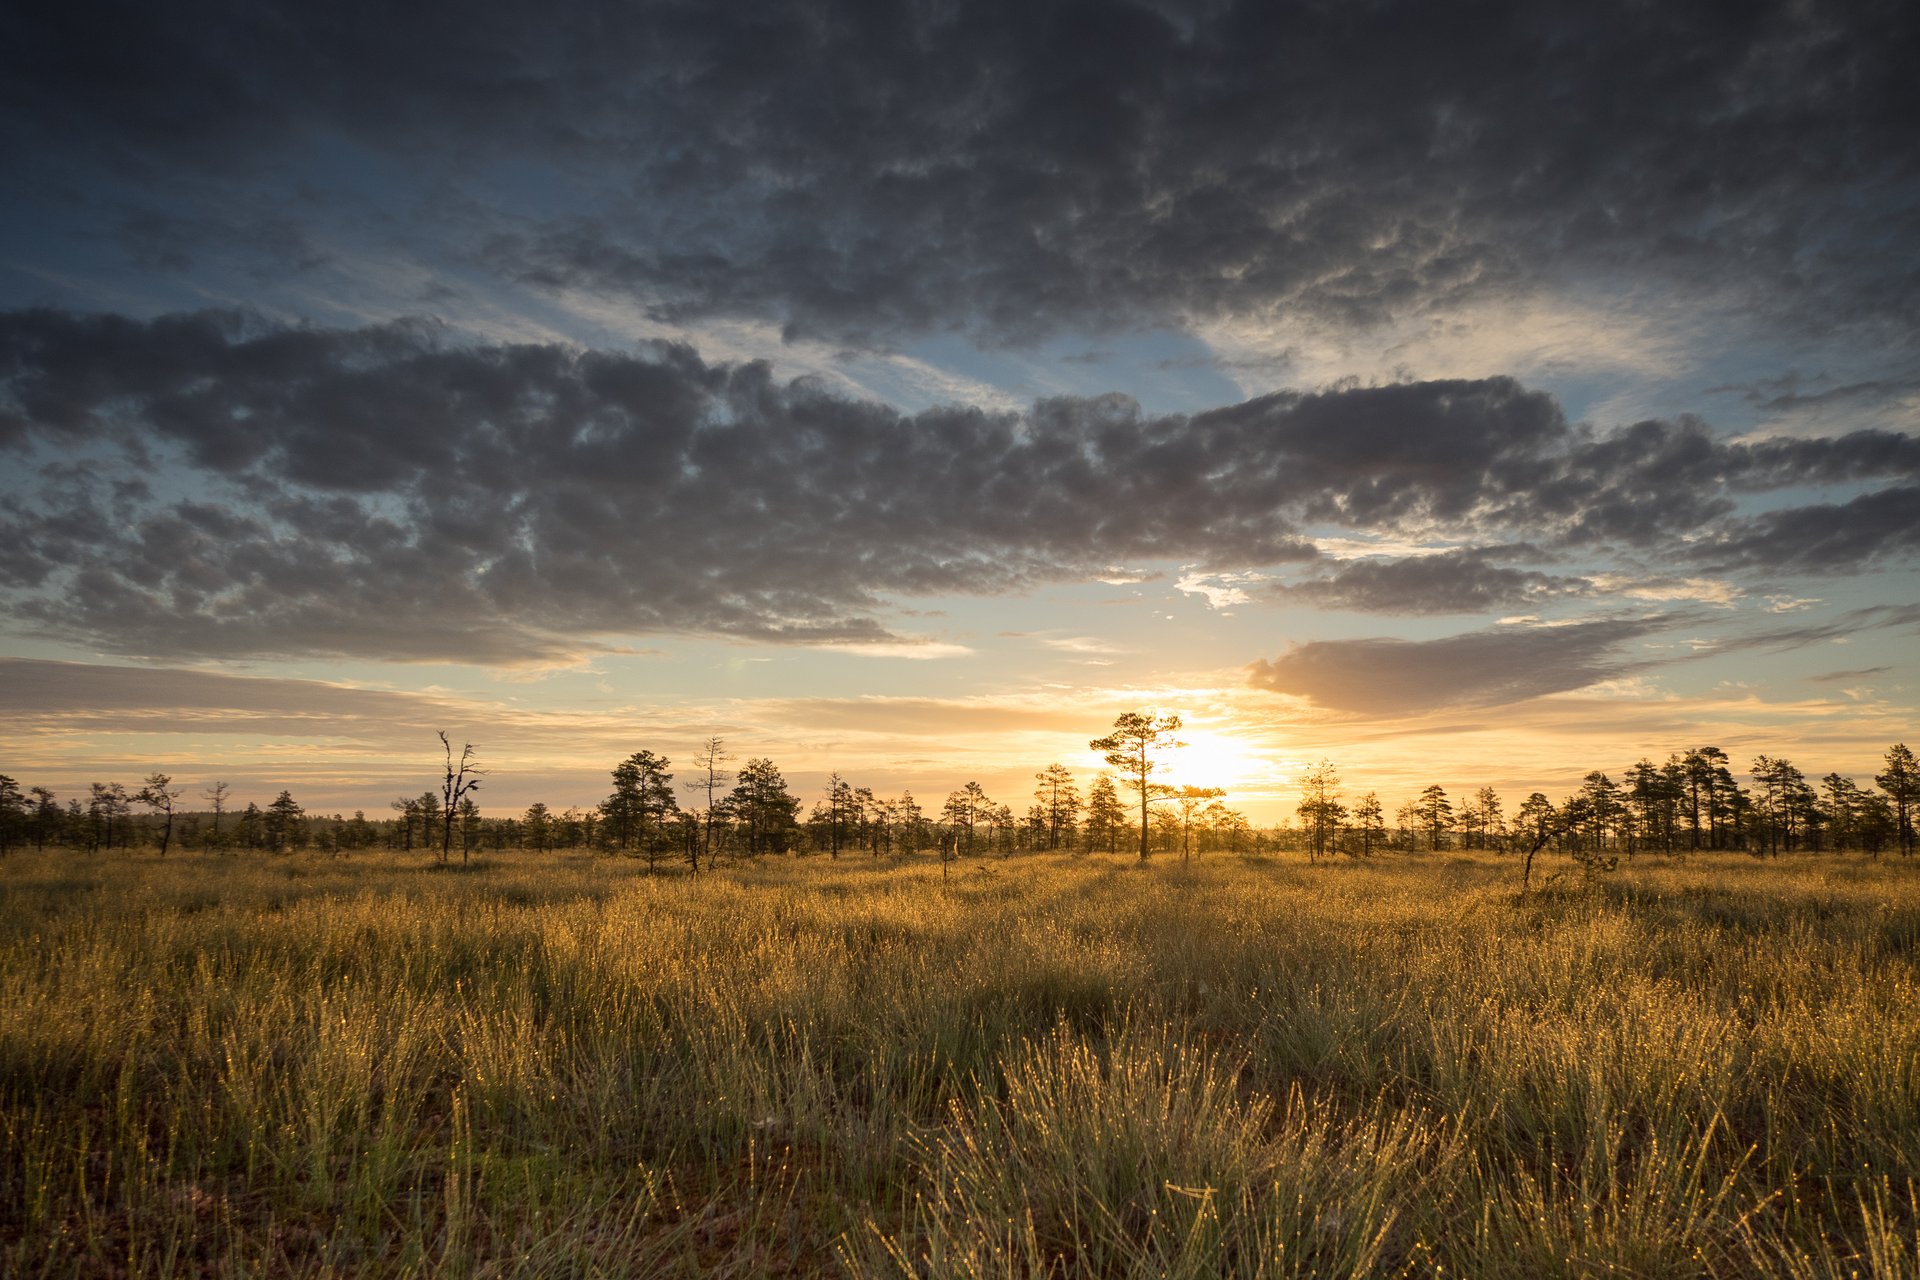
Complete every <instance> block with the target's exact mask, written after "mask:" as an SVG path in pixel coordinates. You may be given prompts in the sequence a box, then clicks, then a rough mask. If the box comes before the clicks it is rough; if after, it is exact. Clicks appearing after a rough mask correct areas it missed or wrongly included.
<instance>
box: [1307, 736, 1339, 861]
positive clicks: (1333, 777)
mask: <svg viewBox="0 0 1920 1280" xmlns="http://www.w3.org/2000/svg"><path fill="white" fill-rule="evenodd" d="M1296 812H1297V813H1299V815H1300V824H1301V826H1303V827H1305V828H1306V831H1307V861H1308V862H1318V861H1319V860H1320V859H1321V858H1323V857H1325V856H1326V855H1327V853H1328V852H1330V850H1331V847H1332V843H1333V837H1334V835H1335V834H1336V833H1337V832H1338V831H1339V830H1340V823H1341V820H1342V819H1344V818H1345V817H1346V816H1347V808H1346V806H1345V805H1343V804H1341V803H1340V775H1339V774H1338V773H1336V772H1334V768H1333V761H1331V760H1322V761H1321V762H1320V763H1319V764H1316V765H1314V766H1313V767H1312V768H1310V769H1308V770H1307V771H1306V772H1305V773H1304V774H1302V775H1301V776H1300V804H1299V807H1298V809H1297V810H1296Z"/></svg>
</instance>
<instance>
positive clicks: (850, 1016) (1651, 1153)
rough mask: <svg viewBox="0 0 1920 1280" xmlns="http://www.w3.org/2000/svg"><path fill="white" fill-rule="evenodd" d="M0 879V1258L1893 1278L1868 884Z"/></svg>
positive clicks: (1902, 893)
mask: <svg viewBox="0 0 1920 1280" xmlns="http://www.w3.org/2000/svg"><path fill="white" fill-rule="evenodd" d="M1516 879H1517V875H1516V867H1515V865H1514V863H1513V862H1512V861H1511V860H1501V859H1495V858H1492V857H1485V858H1478V857H1464V856H1448V855H1439V856H1428V857H1421V858H1402V859H1385V860H1381V861H1380V862H1378V863H1376V864H1370V865H1364V866H1363V865H1339V866H1330V867H1321V868H1313V869H1309V868H1307V867H1306V866H1304V865H1303V864H1301V863H1298V862H1294V861H1267V860H1240V859H1233V858H1225V857H1223V858H1219V859H1209V860H1208V861H1207V862H1206V863H1205V864H1202V865H1200V866H1198V867H1195V868H1191V869H1189V868H1182V867H1180V866H1178V865H1176V864H1168V863H1158V864H1155V865H1153V866H1151V867H1147V868H1140V867H1137V866H1135V865H1132V864H1131V863H1122V862H1109V861H1106V860H1104V859H1101V858H1093V859H1078V860H1076V859H1068V858H1061V859H1057V860H1056V859H1028V860H1018V859H1016V860H1013V861H1008V862H994V863H991V864H987V865H983V866H974V865H973V864H965V865H963V867H962V868H961V870H960V872H959V873H957V874H956V875H955V877H954V879H953V881H952V883H951V885H943V884H942V882H941V880H940V876H939V873H938V868H937V867H932V866H926V865H912V864H910V865H905V866H895V865H883V866H877V867H876V866H870V865H866V864H865V863H854V864H850V863H848V862H842V863H840V864H835V865H830V864H828V863H826V862H824V861H822V860H817V859H816V860H809V861H807V862H804V863H800V864H795V863H792V862H784V861H771V862H767V863H763V864H759V865H750V866H740V867H736V868H729V869H726V870H723V871H722V872H720V873H719V874H716V875H712V876H703V877H702V878H700V879H699V880H697V881H696V880H692V879H689V878H686V877H684V876H668V875H661V876H648V875H645V874H641V873H638V872H637V871H636V869H635V868H633V867H631V866H630V865H629V864H625V863H609V862H607V861H604V860H602V861H595V860H590V859H588V858H585V857H583V856H577V855H570V854H566V855H544V856H538V857H536V856H532V855H528V856H525V857H512V858H506V859H502V860H498V861H494V862H491V863H489V864H487V865H485V866H482V867H481V868H479V869H478V870H477V871H475V872H471V873H468V874H448V873H444V872H431V871H428V870H426V869H425V868H423V867H422V866H419V865H413V864H409V863H406V862H402V861H399V860H395V859H391V858H388V857H386V856H384V855H382V856H376V857H362V858H359V859H341V860H322V859H311V860H309V859H307V858H292V859H280V860H274V861H267V862H249V861H243V860H240V859H218V858H213V859H204V860H197V859H195V858H193V857H179V858H169V859H168V860H167V861H166V863H164V864H161V863H159V862H157V861H155V860H154V859H152V858H151V857H150V856H148V857H145V858H134V859H126V858H99V859H88V858H86V857H83V856H75V855H58V856H55V855H51V854H49V855H46V856H32V855H15V856H14V857H12V858H11V859H9V860H7V861H6V862H4V863H0V1273H4V1274H6V1275H8V1276H22V1277H24V1276H39V1275H49V1276H66V1275H101V1276H105V1275H113V1276H152V1275H183V1274H212V1275H234V1276H240V1275H274V1276H281V1275H296V1276H297V1275H313V1276H319V1275H340V1274H370V1275H435V1276H439V1275H446V1276H518V1275H526V1276H597V1275H649V1276H650V1275H688V1276H692V1275H723V1276H724V1275H766V1274H772V1275H781V1274H790V1275H811V1274H830V1275H854V1276H873V1277H880V1276H905V1275H927V1276H999V1275H1027V1276H1044V1275H1063V1276H1079V1275H1088V1276H1222V1275H1226V1276H1296V1275H1297V1276H1307V1275H1315V1276H1319V1275H1325V1276H1346V1275H1367V1276H1398V1275H1411V1276H1428V1275H1433V1276H1438V1275H1466V1276H1528V1277H1531V1276H1567V1277H1594V1276H1648V1277H1661V1276H1676V1277H1678V1276H1746V1275H1754V1274H1778V1275H1787V1276H1795V1277H1827V1276H1836V1277H1837V1276H1854V1275H1858V1276H1885V1277H1908V1276H1920V1204H1916V1191H1915V1188H1916V1186H1917V1185H1920V980H1917V975H1916V961H1917V959H1920V874H1916V872H1915V870H1914V869H1913V868H1911V867H1908V866H1905V865H1900V864H1899V863H1898V862H1897V860H1896V861H1893V862H1883V863H1880V864H1869V863H1867V862H1865V861H1864V860H1861V859H1857V858H1851V857H1847V858H1840V857H1831V856H1829V857H1821V858H1812V857H1809V858H1803V859H1799V860H1795V859H1792V858H1787V859H1782V860H1780V861H1778V862H1773V863H1766V864H1761V863H1758V862H1755V861H1753V860H1750V859H1746V858H1725V859H1720V858H1705V857H1701V858H1696V859H1694V860H1692V861H1689V862H1685V863H1680V862H1663V861H1660V860H1646V859H1642V860H1640V861H1639V862H1636V864H1634V865H1633V866H1632V867H1631V868H1627V869H1623V870H1622V871H1621V872H1620V873H1619V874H1618V875H1616V876H1614V877H1612V878H1611V879H1610V880H1609V881H1608V882H1607V883H1605V884H1603V885H1601V886H1599V887H1597V888H1594V889H1591V890H1583V891H1580V892H1566V893H1561V892H1556V893H1552V894H1535V895H1533V896H1532V897H1531V898H1529V899H1528V900H1526V901H1517V900H1516V898H1515V896H1514V884H1515V882H1516Z"/></svg>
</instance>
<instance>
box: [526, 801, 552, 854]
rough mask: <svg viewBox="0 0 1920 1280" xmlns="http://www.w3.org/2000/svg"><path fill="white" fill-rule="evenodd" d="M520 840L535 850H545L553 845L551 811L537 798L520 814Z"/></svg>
mask: <svg viewBox="0 0 1920 1280" xmlns="http://www.w3.org/2000/svg"><path fill="white" fill-rule="evenodd" d="M520 842H521V843H522V844H524V845H525V846H526V847H527V848H529V849H533V850H535V851H536V852H545V851H546V850H547V849H549V848H551V847H552V845H553V813H552V811H551V810H549V809H548V808H547V806H546V805H544V804H541V803H540V802H539V801H537V800H536V801H534V803H532V804H530V805H528V806H527V811H526V813H525V814H523V815H521V818H520Z"/></svg>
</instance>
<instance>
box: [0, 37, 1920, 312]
mask: <svg viewBox="0 0 1920 1280" xmlns="http://www.w3.org/2000/svg"><path fill="white" fill-rule="evenodd" d="M1917 23H1920V18H1917V17H1916V14H1915V11H1914V8H1913V6H1911V5H1908V4H1905V3H1900V2H1899V0H1863V2H1860V3H1839V4H1818V5H1806V4H1795V3H1788V2H1786V0H1777V2H1775V3H1754V4H1741V5H1719V6H1702V5H1636V6H1628V7H1620V6H1611V7H1607V8H1605V9H1597V8H1595V7H1593V6H1591V5H1585V4H1573V3H1567V4H1550V3H1549V4H1541V3H1537V2H1534V0H1526V2H1525V3H1522V2H1521V0H1509V2H1507V3H1494V4H1476V5H1440V4H1417V5H1416V4H1384V3H1381V4H1367V3H1321V4H1272V3H1266V2H1265V0H1246V2H1245V3H1227V2H1212V0H1206V2H1196V3H1163V4H1153V5H1148V4H1125V3H1108V4H1089V3H1084V2H1075V0H1019V2H1018V3H1014V2H1012V0H995V2H989V3H981V4H966V5H943V4H912V5H899V4H892V3H877V2H870V0H807V2H806V3H799V2H795V3H760V4H751V5H742V4H735V5H727V4H714V5H684V4H678V3H671V4H670V3H632V4H622V5H603V6H561V7H555V6H553V5H548V4H534V3H531V2H530V0H490V2H488V3H482V4H478V5H471V6H463V7H462V9H461V10H460V13H459V16H458V18H457V20H456V19H454V18H452V17H450V16H449V15H447V14H446V13H444V12H443V11H440V10H436V9H432V8H430V7H427V8H407V7H404V6H403V7H400V8H395V7H394V6H391V5H373V4H371V3H367V2H366V0H344V2H343V3H338V4H329V5H311V4H292V3H287V2H285V0H282V2H280V3H273V2H272V0H266V2H263V3H259V4H249V5H247V6H243V7H239V8H235V7H234V6H231V5H223V4H212V3H204V2H196V0H184V2H183V3H178V4H167V5H159V6H156V5H151V4H133V3H106V4H91V5H85V6H73V5H59V4H50V3H49V4H26V5H17V6H14V7H13V9H12V10H11V11H10V22H9V28H8V38H7V40H6V41H5V42H3V43H0V148H4V151H3V152H0V154H6V155H7V156H8V157H9V158H10V159H11V160H13V161H14V166H15V167H16V168H18V169H22V170H31V171H33V172H35V173H39V172H42V171H46V172H55V171H58V172H61V173H65V172H66V171H68V170H70V169H72V168H73V167H74V166H85V165H91V166H92V170H91V172H93V173H94V174H96V175H105V174H112V175H114V177H115V179H116V180H131V181H132V182H134V183H136V184H141V183H144V184H149V185H150V194H152V196H153V198H154V199H156V200H159V199H163V198H165V193H166V192H170V191H174V190H175V189H176V187H177V184H178V183H179V182H184V181H186V179H183V178H179V176H178V175H182V174H186V175H192V176H195V177H212V178H214V179H216V180H220V181H226V182H229V183H230V184H232V186H233V189H232V190H228V191H225V192H223V193H222V195H221V199H223V200H228V201H230V200H231V199H232V198H233V197H234V196H236V195H237V194H238V193H239V189H240V188H242V187H245V186H246V185H247V184H253V186H252V187H251V188H249V189H252V190H255V191H259V190H267V189H271V190H273V191H276V192H281V193H293V192H299V191H307V192H310V193H318V194H317V195H315V196H314V198H313V199H308V198H307V197H306V196H301V197H300V198H299V200H298V201H295V202H294V203H297V204H301V205H302V206H303V207H307V208H308V209H309V210H310V211H311V210H312V209H317V208H319V207H321V206H322V205H324V204H325V198H324V196H325V193H326V190H327V188H328V183H329V181H330V180H331V179H334V178H336V177H338V176H339V175H338V174H337V173H336V172H335V171H334V170H333V169H331V168H329V167H328V166H329V164H330V163H331V162H332V161H331V160H330V159H329V158H328V157H329V153H328V152H327V151H326V148H327V147H328V146H329V145H332V144H333V143H334V142H335V141H336V140H337V139H342V138H344V139H350V140H352V141H353V143H354V144H356V145H358V146H359V147H362V148H364V149H366V150H368V151H369V152H371V153H372V154H374V155H377V156H382V157H387V158H397V159H399V160H401V161H404V166H405V171H406V172H408V173H412V174H416V175H419V176H420V177H421V179H422V180H423V181H430V182H434V183H438V184H440V185H439V186H436V187H434V188H433V190H435V191H436V192H437V195H436V196H435V198H433V199H431V200H423V201H421V202H420V204H419V207H418V211H417V212H414V213H395V216H398V217H399V218H400V219H401V220H402V221H404V220H406V219H409V218H412V219H415V220H417V221H419V224H420V226H421V227H423V228H428V229H431V230H432V231H433V233H434V234H435V235H436V236H439V235H457V237H458V238H459V240H460V242H461V244H462V246H463V248H462V252H463V253H464V254H465V256H466V258H467V260H469V261H470V262H473V263H481V264H485V265H486V266H487V267H489V268H490V269H492V270H494V271H496V272H498V273H500V274H502V275H505V276H509V277H513V278H518V279H521V280H525V281H529V282H532V283H535V284H539V285H543V286H551V287H562V286H565V287H581V288H586V289H592V290H600V291H613V292H625V293H628V294H630V295H632V296H635V297H637V298H638V299H639V300H640V301H641V302H642V303H643V304H644V305H646V306H647V307H649V308H650V309H652V310H653V311H654V312H655V314H657V315H659V316H661V317H663V318H668V319H678V320H685V319H691V318H697V317H703V316H712V315H716V314H735V315H750V316H754V317H764V318H771V319H773V320H774V321H776V322H777V323H781V324H784V325H787V326H789V327H790V328H791V329H793V330H795V331H800V332H808V333H818V334H823V335H831V336H834V337H836V338H840V339H844V340H848V341H856V342H871V343H876V344H885V343H886V342H888V341H891V340H893V339H894V338H896V337H897V336H898V335H900V334H901V333H902V332H905V331H926V330H944V329H951V328H961V329H965V330H968V331H970V332H973V333H975V334H976V335H979V336H984V337H989V338H997V339H1002V340H1017V339H1019V338H1021V337H1022V336H1025V335H1031V334H1034V333H1039V332H1046V331H1052V330H1056V329H1059V328H1062V327H1066V328H1082V329H1084V328H1100V327H1103V326H1111V327H1137V326H1151V325H1154V324H1160V323H1168V322H1178V321H1179V320H1180V319H1181V318H1182V317H1187V316H1208V315H1216V314H1222V313H1247V312H1261V311H1266V310H1268V309H1278V311H1279V313H1281V314H1285V315H1289V316H1295V317H1305V318H1311V319H1317V320H1320V321H1324V322H1330V323H1335V324H1340V325H1365V324H1369V323H1372V322H1375V321H1378V320H1381V319H1383V318H1385V317H1388V316H1391V315H1396V314H1405V313H1408V312H1413V311H1419V310H1421V309H1423V308H1430V307H1435V306H1444V305H1446V304H1448V303H1451V302H1457V301H1460V300H1462V299H1466V298H1470V297H1474V296H1486V295H1489V294H1495V295H1497V294H1500V293H1504V292H1506V291H1509V290H1512V289H1514V288H1516V287H1522V286H1525V285H1527V284H1530V283H1533V282H1537V281H1540V280H1542V279H1545V278H1548V277H1557V278H1559V279H1561V280H1563V281H1564V280H1579V279H1593V278H1606V279H1609V280H1614V281H1624V282H1626V283H1628V284H1645V283H1653V284H1656V285H1658V286H1660V287H1663V288H1664V287H1668V286H1674V285H1677V286H1680V287H1683V288H1694V289H1697V290H1698V291H1699V293H1700V296H1703V297H1704V296H1708V295H1714V296H1717V297H1719V298H1721V300H1722V302H1725V301H1726V300H1727V299H1729V298H1731V299H1733V300H1734V301H1735V303H1736V305H1747V306H1751V307H1758V308H1759V309H1760V311H1762V312H1764V313H1765V314H1766V315H1767V316H1769V317H1770V318H1772V319H1773V320H1775V321H1776V322H1779V323H1792V324H1797V325H1820V324H1825V323H1830V322H1832V321H1833V320H1835V319H1836V318H1840V319H1848V320H1859V319H1862V318H1865V319H1874V318H1882V319H1885V318H1892V319H1894V320H1895V321H1896V322H1897V323H1899V324H1901V325H1905V324H1908V323H1910V322H1911V320H1912V318H1913V309H1914V299H1915V298H1916V297H1920V289H1916V288H1915V284H1916V280H1915V267H1916V260H1915V255H1914V251H1913V249H1912V246H1914V245H1916V244H1920V214H1917V213H1916V210H1915V205H1914V202H1913V200H1912V199H1911V191H1912V184H1913V183H1914V181H1915V179H1916V178H1917V177H1920V158H1917V156H1916V151H1915V149H1914V148H1913V146H1912V145H1911V130H1910V125H1911V121H1912V120H1913V119H1915V118H1920V86H1916V81H1915V79H1914V77H1913V76H1912V74H1911V68H1912V66H1913V65H1914V64H1915V62H1916V57H1915V55H1916V52H1917V51H1920V50H1917V45H1916V39H1915V36H1916V24H1917ZM383 180H386V179H383ZM303 183H304V184H306V186H305V187H302V185H301V184H303ZM87 185H88V184H87V182H86V181H84V180H83V181H81V182H80V183H79V185H78V188H77V189H80V190H83V191H84V190H85V189H86V187H87ZM97 185H99V186H101V187H105V186H106V185H107V184H106V182H105V179H104V178H99V179H98V182H97ZM289 198H290V199H291V197H289ZM454 206H459V207H461V208H462V210H463V213H462V216H461V219H460V220H459V223H458V226H457V227H455V226H454V225H452V224H451V223H449V222H447V221H445V215H446V213H447V211H448V210H449V209H450V208H452V207H454ZM503 207H512V208H513V209H514V212H513V213H501V214H498V215H497V216H495V215H489V214H487V213H484V212H479V213H476V212H475V211H476V210H485V209H488V208H492V209H495V210H498V209H501V208H503ZM389 212H390V213H393V212H394V211H389ZM313 216H320V215H318V214H314V215H313ZM266 225H268V226H273V225H274V224H273V223H272V221H271V217H269V220H268V222H267V223H266ZM183 232H184V233H185V238H183V236H182V233H183ZM217 234H218V229H217V226H215V225H214V224H212V223H209V224H207V225H205V226H203V227H202V228H201V238H202V240H203V242H204V241H205V239H206V238H207V237H213V236H216V235H217ZM281 234H282V233H280V232H275V233H274V236H272V237H269V238H270V239H273V238H275V237H278V236H280V235H281ZM192 237H193V233H192V228H191V224H190V223H172V224H167V225H166V226H165V228H164V233H163V234H159V235H158V236H152V235H148V236H136V237H135V238H134V240H133V244H134V246H135V248H136V251H137V253H139V254H140V255H143V256H144V257H145V258H146V259H147V260H148V261H149V262H150V263H152V264H154V265H164V264H165V263H166V262H169V261H173V262H179V261H183V260H186V259H188V258H191V257H192V256H193V255H194V254H195V253H196V251H197V250H196V246H195V245H194V244H193V243H192V242H191V240H192ZM275 252H277V250H276V251H275Z"/></svg>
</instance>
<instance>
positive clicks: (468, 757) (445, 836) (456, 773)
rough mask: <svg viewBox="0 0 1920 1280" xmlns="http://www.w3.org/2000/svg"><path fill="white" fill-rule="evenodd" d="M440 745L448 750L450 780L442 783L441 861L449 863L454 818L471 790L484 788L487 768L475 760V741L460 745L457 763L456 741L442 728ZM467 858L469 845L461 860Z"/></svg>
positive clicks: (463, 851)
mask: <svg viewBox="0 0 1920 1280" xmlns="http://www.w3.org/2000/svg"><path fill="white" fill-rule="evenodd" d="M440 746H441V748H442V749H443V750H444V751H445V752H446V753H447V773H446V780H445V781H444V782H443V783H442V784H441V786H440V815H441V817H440V822H441V826H440V861H442V862H445V861H446V860H447V856H448V854H449V853H451V851H452V849H453V820H454V818H455V816H457V813H458V810H459V808H460V802H461V801H462V800H464V799H466V798H467V795H468V794H469V793H470V792H474V791H478V790H479V789H480V779H481V778H482V777H484V776H485V774H486V772H487V771H486V770H485V769H482V768H480V767H479V766H478V765H476V764H474V762H473V744H472V743H471V742H467V743H463V744H461V747H460V760H459V763H458V764H457V765H456V764H455V762H454V759H453V743H452V742H450V741H448V740H447V732H446V730H444V729H442V730H441V731H440ZM466 860H467V846H466V844H465V843H464V842H463V843H462V844H461V846H460V861H462V862H465V861H466Z"/></svg>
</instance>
